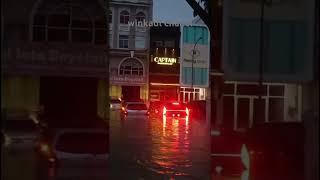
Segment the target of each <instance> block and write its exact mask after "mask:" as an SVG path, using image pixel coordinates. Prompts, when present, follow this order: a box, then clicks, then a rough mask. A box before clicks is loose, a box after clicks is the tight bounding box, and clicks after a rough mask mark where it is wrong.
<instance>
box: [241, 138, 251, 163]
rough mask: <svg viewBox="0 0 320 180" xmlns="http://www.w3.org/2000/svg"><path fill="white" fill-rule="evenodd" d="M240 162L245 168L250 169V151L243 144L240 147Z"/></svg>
mask: <svg viewBox="0 0 320 180" xmlns="http://www.w3.org/2000/svg"><path fill="white" fill-rule="evenodd" d="M241 162H242V163H243V165H244V167H245V168H246V169H250V152H249V150H248V148H247V146H246V145H245V144H243V145H242V147H241Z"/></svg>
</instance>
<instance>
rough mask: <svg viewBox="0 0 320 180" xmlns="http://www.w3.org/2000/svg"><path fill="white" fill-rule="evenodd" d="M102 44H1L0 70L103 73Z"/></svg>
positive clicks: (96, 75) (53, 73) (62, 74)
mask: <svg viewBox="0 0 320 180" xmlns="http://www.w3.org/2000/svg"><path fill="white" fill-rule="evenodd" d="M106 62H107V55H106V54H105V49H104V47H100V46H87V45H81V44H80V45H77V44H73V45H58V44H50V45H47V44H43V43H23V42H22V43H19V44H10V46H9V47H4V55H3V60H2V65H3V66H2V68H1V69H2V70H3V71H4V72H6V73H23V74H36V75H59V76H90V77H105V76H106V75H105V74H106Z"/></svg>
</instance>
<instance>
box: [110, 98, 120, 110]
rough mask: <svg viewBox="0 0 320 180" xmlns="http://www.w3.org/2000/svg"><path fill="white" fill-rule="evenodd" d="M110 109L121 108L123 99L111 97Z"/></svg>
mask: <svg viewBox="0 0 320 180" xmlns="http://www.w3.org/2000/svg"><path fill="white" fill-rule="evenodd" d="M110 109H111V110H119V109H121V101H120V100H119V99H111V100H110Z"/></svg>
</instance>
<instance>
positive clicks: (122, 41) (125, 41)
mask: <svg viewBox="0 0 320 180" xmlns="http://www.w3.org/2000/svg"><path fill="white" fill-rule="evenodd" d="M128 47H129V36H128V35H119V48H128Z"/></svg>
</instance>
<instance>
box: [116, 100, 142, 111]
mask: <svg viewBox="0 0 320 180" xmlns="http://www.w3.org/2000/svg"><path fill="white" fill-rule="evenodd" d="M132 103H144V102H143V100H141V99H123V100H121V111H122V112H124V110H125V107H126V105H127V104H132Z"/></svg>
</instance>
